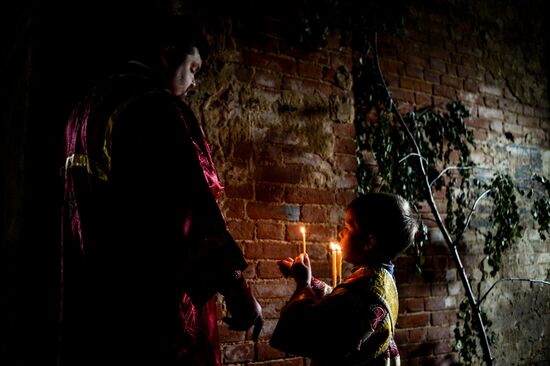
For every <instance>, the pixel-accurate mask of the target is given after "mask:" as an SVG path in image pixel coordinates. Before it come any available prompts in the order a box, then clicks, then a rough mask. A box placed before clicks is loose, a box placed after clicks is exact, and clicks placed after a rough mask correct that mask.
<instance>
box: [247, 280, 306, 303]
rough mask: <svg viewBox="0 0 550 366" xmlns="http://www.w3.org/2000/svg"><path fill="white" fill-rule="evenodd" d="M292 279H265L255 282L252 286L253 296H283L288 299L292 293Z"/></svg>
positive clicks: (293, 284) (294, 285)
mask: <svg viewBox="0 0 550 366" xmlns="http://www.w3.org/2000/svg"><path fill="white" fill-rule="evenodd" d="M295 289H296V284H295V283H294V280H292V279H290V280H283V279H280V280H265V281H262V282H256V283H255V284H254V286H253V293H254V296H257V297H261V298H271V297H283V298H286V299H288V298H289V297H290V295H292V294H293V293H294V290H295Z"/></svg>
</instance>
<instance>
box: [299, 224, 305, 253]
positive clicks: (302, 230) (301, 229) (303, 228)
mask: <svg viewBox="0 0 550 366" xmlns="http://www.w3.org/2000/svg"><path fill="white" fill-rule="evenodd" d="M300 231H301V232H302V253H306V228H305V227H304V226H302V227H301V228H300Z"/></svg>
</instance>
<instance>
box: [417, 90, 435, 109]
mask: <svg viewBox="0 0 550 366" xmlns="http://www.w3.org/2000/svg"><path fill="white" fill-rule="evenodd" d="M414 96H415V99H414V102H415V104H416V105H417V106H428V107H429V106H431V105H432V96H431V95H429V94H424V93H414Z"/></svg>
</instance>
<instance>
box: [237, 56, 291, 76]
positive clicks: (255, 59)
mask: <svg viewBox="0 0 550 366" xmlns="http://www.w3.org/2000/svg"><path fill="white" fill-rule="evenodd" d="M243 57H244V62H245V63H246V64H247V65H249V66H253V67H257V68H263V69H267V70H270V71H275V72H277V73H285V74H292V75H294V74H296V72H297V70H298V66H297V65H296V61H294V59H292V58H286V57H281V56H277V55H273V54H268V53H258V52H252V51H246V50H245V51H244V52H243Z"/></svg>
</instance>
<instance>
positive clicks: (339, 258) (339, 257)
mask: <svg viewBox="0 0 550 366" xmlns="http://www.w3.org/2000/svg"><path fill="white" fill-rule="evenodd" d="M336 246H337V247H338V249H337V251H336V262H337V263H336V271H337V279H336V281H337V284H338V283H340V282H342V248H341V247H340V246H339V245H336Z"/></svg>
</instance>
